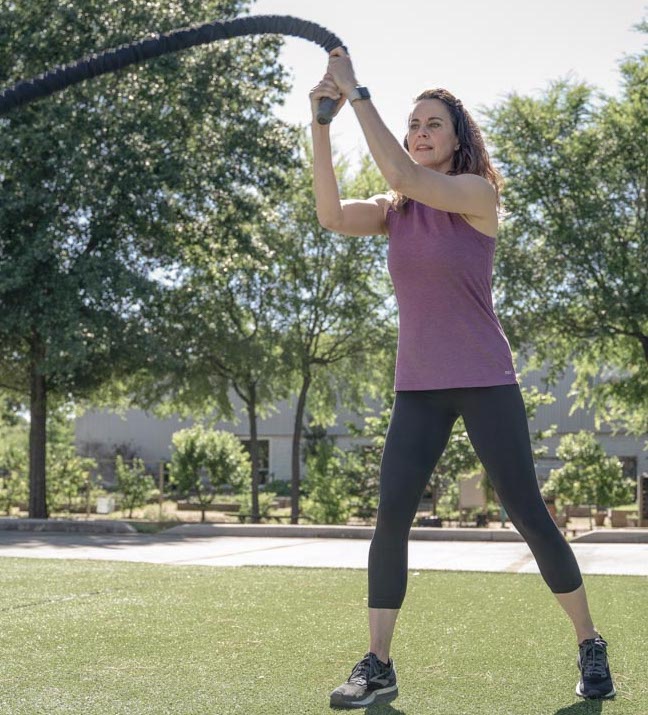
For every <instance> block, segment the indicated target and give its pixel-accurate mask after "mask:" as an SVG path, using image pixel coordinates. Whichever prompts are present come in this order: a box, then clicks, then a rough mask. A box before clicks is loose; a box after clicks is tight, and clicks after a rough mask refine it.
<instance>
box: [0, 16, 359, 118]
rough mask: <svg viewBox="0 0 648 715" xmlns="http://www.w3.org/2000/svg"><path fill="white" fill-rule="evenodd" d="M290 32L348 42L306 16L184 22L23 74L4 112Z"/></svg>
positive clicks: (324, 42)
mask: <svg viewBox="0 0 648 715" xmlns="http://www.w3.org/2000/svg"><path fill="white" fill-rule="evenodd" d="M268 34H276V35H291V36H293V37H301V38H303V39H304V40H310V41H311V42H315V43H316V44H318V45H319V46H320V47H323V48H324V49H325V50H326V51H327V52H331V50H334V49H335V48H336V47H343V48H344V49H345V51H346V47H344V45H343V44H342V41H341V40H340V38H339V37H337V35H334V34H333V33H332V32H329V31H328V30H326V29H325V28H323V27H321V26H320V25H317V24H316V23H314V22H309V21H308V20H301V19H299V18H297V17H291V16H290V15H251V16H249V17H238V18H235V19H234V20H226V21H223V22H209V23H205V24H204V25H197V26H195V27H188V28H182V29H179V30H174V31H173V32H169V33H166V34H162V35H157V36H156V37H152V38H150V39H148V40H141V41H139V42H134V43H132V44H129V45H120V46H119V47H116V48H114V49H111V50H106V51H104V52H101V53H100V54H92V55H90V56H88V57H84V58H83V59H81V60H78V61H77V62H74V63H72V64H68V65H62V66H59V67H55V68H54V69H52V70H50V71H49V72H45V73H44V74H41V75H39V76H38V77H35V78H33V79H29V80H22V81H20V82H17V83H16V84H14V85H13V87H9V88H8V89H5V90H4V91H3V92H2V93H0V115H3V114H6V113H7V112H9V111H10V110H11V109H14V108H15V107H19V106H21V105H23V104H27V103H28V102H31V101H33V100H35V99H39V98H40V97H47V96H48V95H50V94H53V93H54V92H59V91H61V90H63V89H65V88H66V87H70V86H71V85H73V84H78V83H79V82H83V81H84V80H86V79H90V78H92V77H99V76H100V75H102V74H106V73H108V72H115V71H116V70H120V69H123V68H124V67H129V66H130V65H134V64H138V63H140V62H145V61H146V60H149V59H151V58H153V57H160V56H161V55H166V54H168V53H171V52H178V51H179V50H184V49H186V48H188V47H197V46H198V45H206V44H209V43H210V42H215V41H217V40H226V39H230V38H232V37H240V36H242V35H268ZM336 104H337V103H336V102H335V101H334V100H331V99H329V98H328V97H325V98H324V99H323V100H322V101H321V102H320V109H319V112H318V116H317V119H318V121H319V122H320V124H328V123H329V122H330V121H331V115H332V112H333V110H334V108H335V105H336Z"/></svg>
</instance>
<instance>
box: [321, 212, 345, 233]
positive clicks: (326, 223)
mask: <svg viewBox="0 0 648 715" xmlns="http://www.w3.org/2000/svg"><path fill="white" fill-rule="evenodd" d="M339 218H340V217H338V218H337V219H336V218H333V217H331V216H320V215H319V214H317V220H318V221H319V225H320V226H321V227H322V228H325V229H326V230H327V231H335V230H337V227H338V226H339V225H340V221H339Z"/></svg>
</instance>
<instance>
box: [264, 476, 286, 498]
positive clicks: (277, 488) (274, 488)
mask: <svg viewBox="0 0 648 715" xmlns="http://www.w3.org/2000/svg"><path fill="white" fill-rule="evenodd" d="M261 487H263V491H264V492H265V493H266V494H274V495H275V496H278V497H289V496H290V489H291V487H290V480H288V479H275V480H274V481H273V482H269V483H268V484H262V485H261V486H259V489H261Z"/></svg>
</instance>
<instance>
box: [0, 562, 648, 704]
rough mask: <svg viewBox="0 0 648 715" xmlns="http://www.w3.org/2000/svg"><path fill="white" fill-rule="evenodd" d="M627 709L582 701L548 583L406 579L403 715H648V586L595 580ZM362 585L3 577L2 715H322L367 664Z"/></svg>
mask: <svg viewBox="0 0 648 715" xmlns="http://www.w3.org/2000/svg"><path fill="white" fill-rule="evenodd" d="M585 587H586V589H587V594H588V598H589V602H590V608H591V610H592V615H593V618H594V623H595V625H596V627H597V628H598V630H599V631H600V632H601V633H602V635H603V636H604V637H605V638H606V640H607V641H608V655H609V658H610V665H611V670H612V675H613V678H614V680H615V685H616V688H617V695H616V698H614V699H613V700H606V701H584V700H582V699H581V698H579V697H578V696H576V694H575V693H574V688H575V686H576V682H577V680H578V670H577V667H576V655H577V652H578V649H577V646H576V637H575V632H574V630H573V627H572V625H571V622H570V621H569V619H568V618H567V616H566V615H565V613H564V612H563V611H562V609H561V608H560V606H559V605H558V602H557V601H556V599H555V598H554V596H553V595H552V594H551V592H550V591H549V589H548V588H547V586H546V585H545V583H544V581H543V580H542V579H541V577H540V576H539V575H537V574H508V573H482V572H463V571H452V572H451V571H419V572H416V571H411V570H410V572H409V578H408V590H407V595H406V597H405V602H404V603H403V608H402V610H401V613H400V614H399V616H398V620H397V622H396V630H395V633H394V638H393V641H392V648H391V656H392V657H393V659H394V663H395V667H396V672H397V675H398V685H399V691H400V695H399V697H398V698H397V699H396V700H394V701H393V702H391V703H389V704H386V705H376V706H373V707H371V708H367V709H366V710H365V709H361V711H362V712H365V711H366V712H369V713H376V714H377V715H379V714H383V713H391V714H393V715H464V714H465V715H548V714H552V715H558V714H559V715H586V714H587V713H600V712H606V713H610V714H612V713H628V714H632V715H648V671H647V670H646V648H647V644H648V579H647V578H645V577H639V576H593V575H585ZM366 592H367V574H366V570H361V569H359V570H356V569H319V568H318V569H310V568H287V567H252V566H242V567H212V566H209V567H207V566H167V565H158V564H144V563H129V562H119V561H114V562H113V561H82V560H61V559H32V558H24V559H21V558H2V559H1V560H0V643H1V646H2V648H1V650H0V653H1V655H2V661H1V670H0V713H1V714H2V715H40V713H43V714H45V713H47V715H58V714H59V713H66V714H67V713H69V714H72V713H74V714H75V715H79V714H81V715H95V714H96V715H99V714H100V715H120V714H121V713H124V714H126V713H128V715H143V714H144V713H146V714H147V715H148V714H151V715H153V714H155V715H166V714H169V715H207V714H209V715H239V714H240V715H243V714H245V715H274V714H277V715H284V714H285V715H288V714H293V713H294V714H295V715H298V714H299V715H309V714H313V715H315V714H320V713H332V712H340V711H334V710H331V709H330V708H329V693H330V691H331V690H333V689H334V688H335V687H337V686H338V685H340V684H341V683H343V682H344V681H345V680H346V678H347V677H348V676H349V674H350V672H351V668H352V666H353V664H354V663H355V662H356V661H357V660H359V659H360V658H361V657H362V656H363V655H364V653H365V652H366V651H367V650H368V649H369V641H368V621H367V608H366V604H367V601H366Z"/></svg>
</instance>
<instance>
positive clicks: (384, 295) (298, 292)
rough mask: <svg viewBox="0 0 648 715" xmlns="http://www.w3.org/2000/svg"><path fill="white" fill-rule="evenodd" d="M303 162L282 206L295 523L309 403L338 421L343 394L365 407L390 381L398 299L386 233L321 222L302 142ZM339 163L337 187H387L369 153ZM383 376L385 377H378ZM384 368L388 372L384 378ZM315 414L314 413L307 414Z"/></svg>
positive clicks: (345, 190) (344, 191) (317, 413)
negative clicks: (336, 228)
mask: <svg viewBox="0 0 648 715" xmlns="http://www.w3.org/2000/svg"><path fill="white" fill-rule="evenodd" d="M303 147H304V158H305V161H304V164H303V165H302V167H301V168H300V170H299V171H297V172H295V173H294V174H293V178H292V181H291V185H292V186H293V187H294V192H293V198H292V201H290V202H289V203H286V204H284V205H283V206H282V211H281V216H280V218H281V226H282V227H283V228H282V235H283V237H284V243H283V249H282V255H283V263H284V280H283V281H282V283H281V286H280V289H281V292H282V298H281V302H282V304H283V305H285V306H286V308H287V309H286V312H285V315H286V335H287V345H288V353H289V354H290V355H291V356H292V358H293V365H294V366H295V369H294V376H295V381H294V387H295V390H296V392H297V405H296V411H295V418H294V430H293V445H292V474H291V523H293V524H296V523H298V519H299V483H300V478H301V460H300V448H301V440H302V436H303V432H304V417H305V411H306V406H307V405H308V410H309V412H310V413H311V419H312V420H313V421H315V422H316V423H317V424H319V425H321V426H322V427H326V426H328V425H330V424H333V423H334V422H335V420H336V410H337V405H338V401H339V402H340V403H342V404H347V405H350V406H351V407H352V408H354V409H355V410H357V411H358V412H360V411H361V410H362V409H363V408H364V404H365V399H366V396H367V394H372V395H376V394H377V393H378V392H379V391H380V390H381V389H382V388H383V387H384V384H385V381H386V380H387V381H390V382H391V381H393V372H389V373H388V370H389V367H388V366H390V365H392V362H391V358H389V357H388V356H387V355H388V353H387V352H386V351H385V347H386V345H388V346H391V347H392V348H393V350H394V351H395V339H394V336H395V331H394V330H393V329H392V324H393V322H394V319H395V302H394V301H393V299H392V300H391V301H390V300H389V294H390V291H389V288H388V278H387V271H386V269H385V266H386V245H387V241H386V239H385V238H384V237H382V236H380V237H376V236H361V237H350V236H338V235H336V234H334V233H332V232H331V231H328V230H326V229H324V228H322V227H321V226H320V224H319V221H318V219H317V214H316V210H315V195H314V192H313V176H312V153H311V149H310V146H309V145H308V144H304V145H303ZM347 168H348V167H347V166H346V164H345V162H343V161H342V162H339V161H338V162H336V173H337V175H338V176H339V177H340V193H341V196H342V198H344V197H347V196H352V197H360V198H365V197H366V196H367V195H371V194H375V193H379V192H381V191H384V190H385V188H386V186H385V183H384V179H383V178H382V176H381V175H380V174H379V172H378V171H377V169H376V168H375V166H374V165H373V164H372V163H371V159H370V158H369V157H368V156H366V157H364V158H363V161H362V164H361V167H360V171H359V172H358V173H357V174H356V175H355V176H351V177H350V176H349V174H348V172H347ZM379 375H380V377H378V376H379ZM387 375H389V376H388V377H387ZM309 421H310V420H309Z"/></svg>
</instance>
